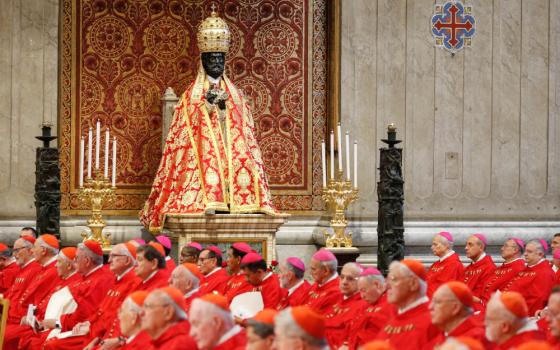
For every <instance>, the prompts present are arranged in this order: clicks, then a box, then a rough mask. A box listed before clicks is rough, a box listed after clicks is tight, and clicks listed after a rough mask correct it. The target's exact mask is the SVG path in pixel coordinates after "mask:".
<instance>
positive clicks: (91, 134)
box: [87, 128, 93, 178]
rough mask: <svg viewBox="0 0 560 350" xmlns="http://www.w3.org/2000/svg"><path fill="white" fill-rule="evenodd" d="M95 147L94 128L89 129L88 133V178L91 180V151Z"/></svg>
mask: <svg viewBox="0 0 560 350" xmlns="http://www.w3.org/2000/svg"><path fill="white" fill-rule="evenodd" d="M92 145H93V128H89V133H88V153H87V177H88V178H91V149H92Z"/></svg>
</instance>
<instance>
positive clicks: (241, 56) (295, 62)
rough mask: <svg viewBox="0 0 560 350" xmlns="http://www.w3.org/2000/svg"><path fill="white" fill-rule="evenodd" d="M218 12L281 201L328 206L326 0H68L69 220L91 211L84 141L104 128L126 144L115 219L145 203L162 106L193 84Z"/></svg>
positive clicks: (63, 104)
mask: <svg viewBox="0 0 560 350" xmlns="http://www.w3.org/2000/svg"><path fill="white" fill-rule="evenodd" d="M213 5H215V6H216V12H218V15H219V16H221V17H222V18H224V19H225V20H226V22H227V23H228V25H229V27H230V30H231V32H232V44H231V47H230V50H229V53H228V62H227V67H226V73H227V74H228V76H229V78H230V79H231V80H232V81H233V82H234V83H235V84H236V86H237V87H239V88H240V89H241V90H242V91H243V92H244V94H245V95H246V96H247V97H248V98H249V100H250V101H251V104H252V106H253V115H254V118H255V127H256V132H257V139H258V141H259V145H260V148H261V151H262V154H263V159H264V162H265V167H266V172H267V174H268V177H269V183H270V185H271V188H272V193H273V195H274V203H275V205H276V206H277V207H278V208H279V209H280V210H320V209H322V208H323V204H322V201H321V199H320V191H321V169H320V162H321V161H320V157H321V151H320V144H321V140H322V135H324V128H325V119H326V83H327V64H326V57H327V50H326V47H327V38H326V21H327V13H326V4H325V0H282V1H277V0H274V1H271V0H216V1H206V0H188V1H187V0H183V1H179V0H63V1H62V6H63V7H62V13H61V16H62V17H61V18H62V41H61V59H62V63H61V69H60V74H61V77H60V82H61V84H60V108H61V111H60V120H59V136H60V151H61V156H60V160H61V178H62V184H61V189H62V193H63V197H62V205H61V208H62V209H63V210H64V213H66V214H72V213H77V212H80V211H83V210H85V209H88V208H87V207H85V206H84V205H83V204H82V203H81V202H80V201H79V200H78V195H77V191H78V189H77V187H78V182H79V178H78V177H79V169H78V167H79V159H78V158H79V147H80V136H81V135H87V132H88V129H89V128H90V127H95V124H96V122H97V121H98V120H100V121H101V124H102V125H103V126H104V127H105V126H107V127H109V129H110V132H111V135H112V136H116V138H117V144H118V151H117V152H118V156H117V187H118V190H117V198H116V201H115V203H113V204H112V205H111V206H110V207H108V208H107V209H109V213H112V214H119V213H121V214H124V213H125V212H126V213H127V214H130V213H131V211H134V212H135V211H137V210H138V209H140V208H141V207H142V206H143V204H144V201H145V198H146V196H147V194H148V193H149V189H150V186H151V184H152V181H153V177H154V174H155V172H156V170H157V167H158V165H159V161H160V157H161V152H162V150H161V137H162V135H161V126H162V117H161V113H162V112H161V101H160V98H161V97H162V96H163V93H164V91H165V89H166V88H167V87H168V86H171V87H172V88H173V90H174V91H175V93H176V94H177V95H178V96H180V95H181V94H182V93H183V91H184V90H185V89H186V87H187V86H188V85H189V84H190V83H191V82H192V81H193V80H194V78H195V76H196V71H197V68H198V62H199V53H198V49H197V47H196V30H197V26H198V24H199V23H200V22H201V21H202V20H203V19H204V18H206V17H207V16H209V15H210V12H211V8H212V6H213ZM94 133H95V132H94ZM103 136H104V133H102V146H103V145H104V141H103ZM86 145H87V141H86ZM94 147H95V145H94ZM100 148H101V159H103V157H104V147H100ZM93 153H95V152H93ZM86 154H87V151H86ZM86 163H87V161H86ZM101 164H103V162H101ZM102 166H103V165H102Z"/></svg>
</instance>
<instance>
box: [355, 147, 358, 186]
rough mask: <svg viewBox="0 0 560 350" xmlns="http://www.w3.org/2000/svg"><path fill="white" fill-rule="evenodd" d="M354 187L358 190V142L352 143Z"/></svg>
mask: <svg viewBox="0 0 560 350" xmlns="http://www.w3.org/2000/svg"><path fill="white" fill-rule="evenodd" d="M354 187H355V188H358V141H354Z"/></svg>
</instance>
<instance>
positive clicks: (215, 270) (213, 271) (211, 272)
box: [204, 267, 222, 277]
mask: <svg viewBox="0 0 560 350" xmlns="http://www.w3.org/2000/svg"><path fill="white" fill-rule="evenodd" d="M221 269H222V268H221V267H215V268H214V270H212V271H210V272H208V274H207V275H206V276H204V277H209V276H210V275H211V274H213V273H215V272H217V271H218V270H221Z"/></svg>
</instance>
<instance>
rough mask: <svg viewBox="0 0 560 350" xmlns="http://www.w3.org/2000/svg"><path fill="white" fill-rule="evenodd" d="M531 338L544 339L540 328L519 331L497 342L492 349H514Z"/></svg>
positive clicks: (531, 339)
mask: <svg viewBox="0 0 560 350" xmlns="http://www.w3.org/2000/svg"><path fill="white" fill-rule="evenodd" d="M533 340H543V341H544V340H546V336H545V334H544V333H543V332H542V331H540V330H530V331H526V332H520V333H517V334H516V335H514V336H513V337H511V338H509V339H508V340H506V341H505V342H504V343H502V344H497V345H496V346H495V347H494V350H511V349H516V348H517V347H518V346H519V345H521V344H523V343H526V342H528V341H533Z"/></svg>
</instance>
